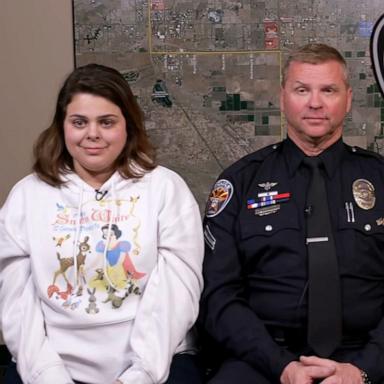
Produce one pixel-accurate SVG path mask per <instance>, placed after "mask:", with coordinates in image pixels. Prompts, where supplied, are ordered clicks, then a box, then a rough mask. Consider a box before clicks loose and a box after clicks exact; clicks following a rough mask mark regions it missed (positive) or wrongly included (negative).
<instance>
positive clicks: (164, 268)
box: [0, 64, 203, 384]
mask: <svg viewBox="0 0 384 384" xmlns="http://www.w3.org/2000/svg"><path fill="white" fill-rule="evenodd" d="M34 155H35V163H34V167H33V170H34V173H33V174H31V175H29V176H27V177H26V178H24V179H22V180H21V181H20V182H19V183H17V184H16V186H15V187H14V188H13V189H12V191H11V193H10V195H9V197H8V199H7V201H6V203H5V204H4V206H3V208H2V209H1V212H0V283H1V286H0V287H1V288H0V305H1V307H0V309H1V312H0V319H1V330H2V332H3V336H4V340H5V342H6V344H7V346H8V348H9V350H10V351H11V353H12V355H13V358H14V360H15V362H16V365H17V371H18V373H17V372H16V369H15V367H16V365H13V366H12V367H11V368H10V370H9V372H8V383H13V384H14V383H16V382H21V381H20V380H22V382H24V383H28V384H30V383H31V384H52V383H55V384H69V383H87V384H108V383H110V384H113V383H123V384H130V383H132V384H133V383H135V384H138V383H140V384H146V383H148V384H149V383H164V382H167V383H172V384H173V383H180V384H181V383H183V384H184V383H199V382H200V377H199V372H198V368H197V364H196V362H195V360H194V356H193V353H194V342H193V337H192V335H191V332H190V330H191V328H192V326H193V324H194V322H195V320H196V317H197V314H198V305H199V297H200V293H201V289H202V277H201V265H202V258H203V239H202V231H201V224H200V214H199V210H198V206H197V204H196V202H195V200H194V198H193V196H192V194H191V192H190V191H189V189H188V187H187V186H186V184H185V183H184V181H183V180H182V179H181V178H180V177H179V176H178V175H177V174H175V173H174V172H172V171H171V170H168V169H166V168H164V167H161V166H158V165H156V163H155V162H154V156H153V150H152V147H151V145H150V143H149V141H148V139H147V136H146V134H145V129H144V124H143V116H142V113H141V111H140V108H139V106H138V104H137V102H136V100H135V97H134V96H133V94H132V92H131V90H130V88H129V86H128V84H127V82H126V81H125V80H124V78H123V77H122V76H121V75H120V74H119V72H118V71H116V70H114V69H112V68H109V67H105V66H101V65H96V64H90V65H86V66H84V67H81V68H78V69H76V70H75V71H74V72H73V73H72V74H70V76H69V77H68V78H67V80H66V81H65V83H64V85H63V87H62V88H61V90H60V93H59V96H58V100H57V105H56V113H55V116H54V119H53V122H52V124H51V126H50V127H49V128H48V129H47V130H45V131H44V132H42V134H41V135H40V137H39V138H38V140H37V143H36V145H35V148H34Z"/></svg>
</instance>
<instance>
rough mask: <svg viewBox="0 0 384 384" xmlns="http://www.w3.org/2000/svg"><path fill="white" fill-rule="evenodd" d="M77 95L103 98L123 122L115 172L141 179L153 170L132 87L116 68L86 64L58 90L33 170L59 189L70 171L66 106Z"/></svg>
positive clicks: (142, 121) (153, 162)
mask: <svg viewBox="0 0 384 384" xmlns="http://www.w3.org/2000/svg"><path fill="white" fill-rule="evenodd" d="M79 93H88V94H92V95H96V96H101V97H104V98H105V99H107V100H109V101H111V102H112V103H114V104H115V105H117V106H118V107H119V108H120V109H121V112H122V114H123V115H124V118H125V121H126V130H127V136H128V139H127V142H126V143H125V147H124V148H123V150H122V152H121V153H120V155H119V156H118V158H117V159H116V164H115V167H116V170H117V171H118V172H119V173H120V174H121V176H122V177H124V178H140V177H142V176H143V175H144V173H145V172H147V171H150V170H152V169H154V168H155V167H156V164H155V153H154V148H153V146H152V145H151V143H150V142H149V139H148V136H147V134H146V131H145V127H144V116H143V112H142V110H141V109H140V107H139V105H138V103H137V101H136V98H135V96H134V95H133V93H132V91H131V88H130V87H129V85H128V83H127V82H126V80H125V79H124V77H123V76H122V75H121V74H120V73H119V72H118V71H117V70H115V69H113V68H110V67H106V66H104V65H99V64H88V65H85V66H83V67H79V68H77V69H75V70H74V71H73V72H72V73H71V74H70V75H69V76H68V78H67V79H66V80H65V82H64V84H63V86H62V88H61V89H60V92H59V95H58V98H57V102H56V111H55V115H54V117H53V121H52V123H51V125H50V126H49V127H48V128H47V129H46V130H45V131H43V132H42V133H41V134H40V136H39V137H38V139H37V141H36V143H35V146H34V150H33V154H34V158H35V163H34V165H33V170H34V171H35V172H36V174H37V175H38V176H39V178H40V179H42V180H43V181H45V182H46V183H48V184H50V185H53V186H59V185H62V184H63V183H64V180H63V178H62V177H61V176H62V175H65V174H66V173H68V172H70V171H73V160H72V157H71V155H70V154H69V152H68V150H67V148H66V146H65V142H64V128H63V124H64V119H65V115H66V112H67V106H68V104H69V103H70V102H71V101H72V99H73V97H74V96H75V95H76V94H79Z"/></svg>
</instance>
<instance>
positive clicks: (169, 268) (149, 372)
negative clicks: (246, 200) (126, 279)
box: [119, 179, 204, 384]
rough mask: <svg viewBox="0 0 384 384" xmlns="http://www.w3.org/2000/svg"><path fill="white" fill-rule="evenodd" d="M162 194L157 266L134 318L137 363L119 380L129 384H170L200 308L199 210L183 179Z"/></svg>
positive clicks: (133, 348) (200, 236)
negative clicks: (175, 357)
mask: <svg viewBox="0 0 384 384" xmlns="http://www.w3.org/2000/svg"><path fill="white" fill-rule="evenodd" d="M159 193H160V192H159ZM161 193H163V196H164V199H163V200H164V202H163V204H162V206H161V207H160V211H159V215H158V262H157V266H156V267H155V269H154V270H153V271H152V273H151V275H150V277H149V280H148V283H147V286H146V288H145V291H144V294H143V297H142V299H141V302H140V305H139V309H138V312H137V315H136V317H135V323H134V326H133V330H132V335H131V347H132V350H133V357H132V361H133V365H132V366H131V367H130V368H129V369H128V370H127V371H125V372H124V373H123V374H122V375H121V376H120V377H119V380H121V381H122V382H123V383H124V384H134V383H135V384H136V383H140V384H147V383H148V384H149V383H163V382H165V380H166V379H167V377H168V374H169V366H170V363H171V360H172V357H173V355H174V353H175V351H176V348H177V347H178V346H179V345H180V343H182V341H183V340H184V339H185V338H186V334H187V332H188V331H189V330H190V329H191V327H192V326H193V325H194V323H195V321H196V318H197V315H198V310H199V299H200V294H201V291H202V287H203V279H202V260H203V253H204V251H203V234H202V228H201V227H202V226H201V217H200V213H199V210H198V206H197V204H196V202H195V200H194V199H193V197H192V195H191V193H190V191H189V190H188V188H187V186H186V185H185V183H184V182H183V181H182V180H181V179H180V180H179V179H176V182H173V183H167V186H166V188H165V190H164V191H162V192H161Z"/></svg>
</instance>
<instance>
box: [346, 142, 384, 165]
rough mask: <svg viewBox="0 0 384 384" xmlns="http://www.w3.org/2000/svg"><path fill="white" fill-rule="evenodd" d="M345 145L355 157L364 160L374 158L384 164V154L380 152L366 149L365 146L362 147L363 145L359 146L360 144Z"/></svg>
mask: <svg viewBox="0 0 384 384" xmlns="http://www.w3.org/2000/svg"><path fill="white" fill-rule="evenodd" d="M345 146H346V148H347V151H348V152H349V154H350V155H351V156H352V157H355V158H357V159H358V158H362V159H364V160H368V159H371V160H373V161H375V162H378V163H381V164H384V156H382V155H381V154H380V153H378V152H374V151H371V150H368V149H364V148H361V147H358V146H350V145H348V144H345Z"/></svg>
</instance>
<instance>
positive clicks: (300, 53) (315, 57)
mask: <svg viewBox="0 0 384 384" xmlns="http://www.w3.org/2000/svg"><path fill="white" fill-rule="evenodd" d="M330 60H333V61H337V62H338V63H340V64H341V66H342V67H343V70H344V77H345V78H344V81H345V84H346V85H347V87H349V80H348V79H349V73H348V67H347V63H346V61H345V59H344V57H343V56H342V55H341V53H340V52H339V51H338V50H337V49H336V48H333V47H331V46H329V45H327V44H320V43H311V44H306V45H303V46H302V47H299V48H298V49H296V50H294V51H292V52H291V53H290V54H289V56H288V58H287V60H286V62H285V64H284V67H283V69H282V79H281V85H282V86H283V87H284V85H285V82H286V81H287V74H288V69H289V66H290V65H291V63H292V62H294V61H296V62H299V63H307V64H320V63H324V62H326V61H330Z"/></svg>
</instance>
